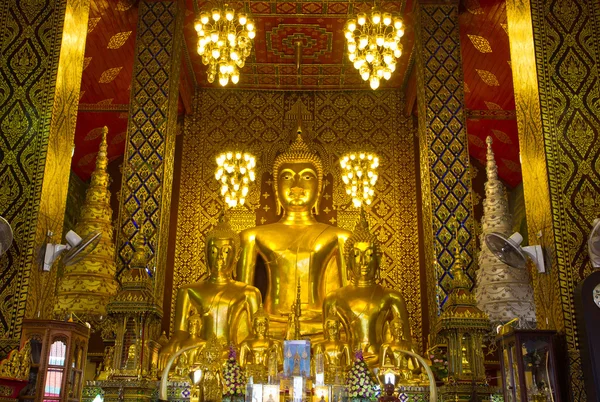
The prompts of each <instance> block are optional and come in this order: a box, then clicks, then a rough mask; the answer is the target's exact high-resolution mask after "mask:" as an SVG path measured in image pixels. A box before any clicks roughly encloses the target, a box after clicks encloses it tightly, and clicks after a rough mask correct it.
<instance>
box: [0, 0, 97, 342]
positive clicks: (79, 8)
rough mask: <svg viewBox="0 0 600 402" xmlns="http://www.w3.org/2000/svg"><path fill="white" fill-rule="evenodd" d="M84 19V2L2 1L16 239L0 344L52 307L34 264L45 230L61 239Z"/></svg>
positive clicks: (3, 210) (1, 274)
mask: <svg viewBox="0 0 600 402" xmlns="http://www.w3.org/2000/svg"><path fill="white" fill-rule="evenodd" d="M88 14H89V0H68V1H67V0H31V1H19V0H7V1H2V2H0V32H2V39H1V42H0V215H2V216H4V217H5V218H6V219H7V220H8V221H9V222H10V223H11V224H12V226H13V230H14V232H15V241H14V243H13V247H12V248H11V249H10V250H9V251H8V253H6V254H5V255H4V256H2V258H1V259H0V300H2V302H1V305H0V338H11V337H17V338H18V337H19V335H20V332H21V323H22V319H23V317H24V316H25V315H26V314H27V315H28V316H33V314H34V313H35V312H36V311H41V312H42V313H45V312H46V311H48V310H50V309H51V308H52V304H51V302H52V300H53V299H52V297H47V298H44V299H43V300H42V298H40V297H39V294H40V292H41V290H42V288H44V287H46V286H48V284H47V283H46V282H47V281H48V279H51V278H48V277H41V276H40V274H39V272H38V271H37V267H33V268H32V262H33V261H34V257H35V255H34V254H35V253H36V250H37V249H38V248H39V246H40V244H41V243H42V242H43V240H44V236H45V233H46V231H47V230H52V231H53V232H54V233H55V234H56V235H55V236H56V237H55V240H58V237H60V235H61V233H62V225H63V219H64V211H65V203H66V196H67V189H68V181H69V170H70V164H71V150H72V149H71V148H72V147H71V146H70V144H73V135H74V132H75V120H76V116H77V104H78V102H79V90H80V85H81V75H82V71H83V53H84V49H85V37H86V35H85V33H86V30H87V26H88ZM49 287H50V288H53V286H51V284H50V286H49ZM26 310H27V313H26Z"/></svg>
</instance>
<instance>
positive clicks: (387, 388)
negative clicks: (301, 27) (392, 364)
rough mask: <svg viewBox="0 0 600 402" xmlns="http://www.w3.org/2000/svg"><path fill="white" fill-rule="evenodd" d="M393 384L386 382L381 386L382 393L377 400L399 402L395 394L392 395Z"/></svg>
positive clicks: (380, 401)
mask: <svg viewBox="0 0 600 402" xmlns="http://www.w3.org/2000/svg"><path fill="white" fill-rule="evenodd" d="M394 388H395V387H394V384H392V383H390V382H387V383H385V385H384V386H383V395H381V396H380V397H379V402H400V399H398V397H397V396H395V395H394Z"/></svg>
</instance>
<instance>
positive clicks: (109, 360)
mask: <svg viewBox="0 0 600 402" xmlns="http://www.w3.org/2000/svg"><path fill="white" fill-rule="evenodd" d="M114 353H115V348H114V347H113V346H108V347H107V348H106V349H105V350H104V360H103V361H102V371H101V372H100V373H99V374H98V377H97V378H96V380H98V381H101V380H108V379H109V378H110V376H111V375H112V373H113V371H114V367H113V361H114V360H113V356H114Z"/></svg>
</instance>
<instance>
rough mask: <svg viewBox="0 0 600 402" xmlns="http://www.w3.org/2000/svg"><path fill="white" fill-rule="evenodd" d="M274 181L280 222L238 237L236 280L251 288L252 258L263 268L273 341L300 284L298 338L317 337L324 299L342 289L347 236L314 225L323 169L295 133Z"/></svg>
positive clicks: (329, 227) (278, 163) (335, 229)
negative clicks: (343, 256)
mask: <svg viewBox="0 0 600 402" xmlns="http://www.w3.org/2000/svg"><path fill="white" fill-rule="evenodd" d="M273 181H274V182H275V184H274V190H275V197H276V201H277V211H278V213H281V212H283V215H282V217H281V219H280V220H279V222H276V223H272V224H268V225H262V226H257V227H254V228H250V229H247V230H244V231H243V232H242V233H241V238H242V255H241V257H240V261H239V263H238V267H237V270H238V278H239V279H240V280H241V281H244V282H246V283H248V284H251V285H252V284H254V273H255V267H256V260H257V257H258V256H260V257H261V258H262V260H263V261H264V262H265V266H266V271H267V278H268V283H267V289H266V295H265V301H264V305H265V310H266V312H267V313H268V314H269V317H270V319H271V332H272V333H273V334H276V337H277V338H280V337H283V336H284V335H285V332H286V331H285V330H286V324H287V318H288V317H289V314H290V313H291V312H292V310H293V307H292V306H293V304H294V301H295V297H296V295H295V290H296V289H295V287H296V283H297V282H298V281H300V282H301V284H302V295H301V304H302V306H301V307H302V316H301V317H300V327H301V332H302V335H303V336H304V335H313V334H317V333H320V332H321V331H322V330H323V322H322V312H321V307H322V305H323V300H324V299H325V296H326V295H327V293H328V292H329V291H331V290H333V289H337V288H339V287H340V286H342V285H343V284H344V283H345V278H346V274H345V272H346V268H345V263H344V260H343V258H342V253H341V251H342V250H343V248H344V241H345V240H346V239H347V238H348V236H349V234H350V233H349V232H348V231H346V230H344V229H341V228H338V227H335V226H332V225H328V224H325V223H321V222H317V220H316V219H315V216H314V215H315V214H318V211H319V202H320V199H321V195H322V189H323V164H322V162H321V159H320V158H319V156H318V155H317V154H316V153H315V152H313V151H312V150H310V148H309V147H308V146H307V145H306V143H305V142H304V141H303V139H302V135H301V131H300V130H298V136H297V138H296V140H295V141H294V142H293V143H292V144H291V146H290V147H289V149H288V150H287V151H285V152H284V153H282V154H280V155H278V156H277V157H276V158H275V163H274V164H273Z"/></svg>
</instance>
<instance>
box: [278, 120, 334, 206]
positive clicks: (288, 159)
mask: <svg viewBox="0 0 600 402" xmlns="http://www.w3.org/2000/svg"><path fill="white" fill-rule="evenodd" d="M284 163H310V164H311V165H313V167H314V168H315V173H316V174H317V189H318V195H317V202H316V207H315V214H316V213H317V212H318V211H319V208H318V205H319V201H320V199H321V190H322V188H323V162H322V161H321V158H319V155H317V154H316V153H315V152H313V151H312V150H311V149H310V148H309V147H308V145H306V143H305V142H304V140H303V139H302V130H301V127H298V135H297V136H296V140H295V141H294V142H293V143H292V144H291V145H290V147H289V148H288V149H287V151H285V152H283V153H281V154H279V155H277V157H276V158H275V163H273V179H274V180H275V182H277V181H278V179H279V169H280V168H281V166H282V165H283V164H284ZM275 198H276V199H277V200H279V194H278V190H277V186H275ZM277 213H278V214H280V213H281V205H280V204H279V201H277Z"/></svg>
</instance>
